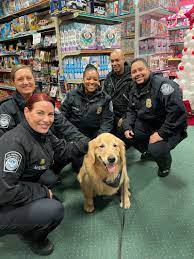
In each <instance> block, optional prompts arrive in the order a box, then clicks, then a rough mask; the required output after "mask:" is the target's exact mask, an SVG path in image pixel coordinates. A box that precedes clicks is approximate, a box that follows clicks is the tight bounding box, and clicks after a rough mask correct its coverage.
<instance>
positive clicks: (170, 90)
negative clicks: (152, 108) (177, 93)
mask: <svg viewBox="0 0 194 259" xmlns="http://www.w3.org/2000/svg"><path fill="white" fill-rule="evenodd" d="M160 91H161V92H162V93H163V95H169V94H171V93H173V92H174V88H173V87H172V85H170V84H163V85H162V86H161V88H160Z"/></svg>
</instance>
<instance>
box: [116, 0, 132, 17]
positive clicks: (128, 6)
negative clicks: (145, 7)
mask: <svg viewBox="0 0 194 259" xmlns="http://www.w3.org/2000/svg"><path fill="white" fill-rule="evenodd" d="M133 13H135V5H134V0H120V1H119V15H123V14H133Z"/></svg>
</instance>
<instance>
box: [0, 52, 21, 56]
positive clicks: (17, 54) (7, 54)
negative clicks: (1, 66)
mask: <svg viewBox="0 0 194 259" xmlns="http://www.w3.org/2000/svg"><path fill="white" fill-rule="evenodd" d="M19 55H20V53H16V52H9V53H0V57H8V56H19Z"/></svg>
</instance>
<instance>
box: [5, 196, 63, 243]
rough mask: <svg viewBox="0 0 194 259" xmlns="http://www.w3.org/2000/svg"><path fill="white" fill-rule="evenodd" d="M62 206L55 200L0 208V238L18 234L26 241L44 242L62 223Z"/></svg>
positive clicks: (42, 200)
mask: <svg viewBox="0 0 194 259" xmlns="http://www.w3.org/2000/svg"><path fill="white" fill-rule="evenodd" d="M63 216H64V208H63V205H62V204H61V203H60V202H59V201H57V200H55V199H47V198H45V199H39V200H36V201H33V202H31V203H29V204H27V205H24V206H21V207H14V206H8V207H5V208H0V237H1V236H4V235H7V234H20V235H22V236H23V237H24V238H25V240H26V241H28V240H29V241H38V240H41V241H42V240H44V239H45V238H46V237H47V235H48V234H49V233H50V232H51V231H52V230H54V229H55V228H56V227H57V226H58V225H59V224H60V222H61V221H62V219H63Z"/></svg>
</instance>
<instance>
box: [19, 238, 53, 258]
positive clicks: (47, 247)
mask: <svg viewBox="0 0 194 259" xmlns="http://www.w3.org/2000/svg"><path fill="white" fill-rule="evenodd" d="M18 236H19V238H20V240H22V241H23V242H24V243H25V244H27V245H28V246H29V247H30V249H31V250H32V252H33V253H35V254H38V255H43V256H44V255H50V254H51V253H52V252H53V251H54V244H53V243H52V242H51V241H50V240H49V239H48V238H46V239H44V240H43V241H32V240H30V239H29V238H26V237H25V236H24V235H22V234H20V235H18Z"/></svg>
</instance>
